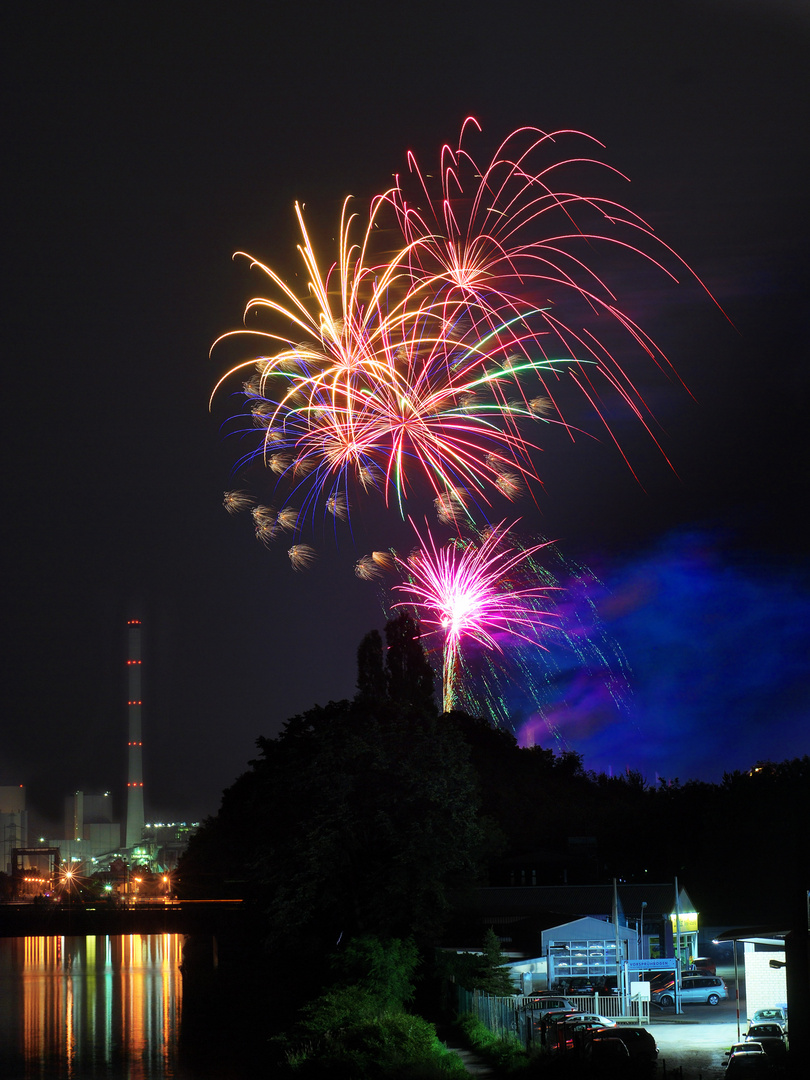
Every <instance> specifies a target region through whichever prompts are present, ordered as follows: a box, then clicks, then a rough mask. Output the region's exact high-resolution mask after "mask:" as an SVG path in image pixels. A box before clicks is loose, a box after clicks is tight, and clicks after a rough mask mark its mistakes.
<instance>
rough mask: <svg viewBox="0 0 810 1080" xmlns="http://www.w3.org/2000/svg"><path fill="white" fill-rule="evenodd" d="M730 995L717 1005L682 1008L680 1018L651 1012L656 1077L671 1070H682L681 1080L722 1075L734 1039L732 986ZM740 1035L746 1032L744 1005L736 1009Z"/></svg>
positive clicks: (666, 1011) (669, 1012)
mask: <svg viewBox="0 0 810 1080" xmlns="http://www.w3.org/2000/svg"><path fill="white" fill-rule="evenodd" d="M729 993H730V994H731V995H732V996H731V998H730V999H729V1000H727V1001H721V1002H720V1004H719V1005H716V1006H714V1007H713V1006H711V1005H685V1006H684V1007H683V1013H682V1014H681V1015H680V1016H676V1015H675V1010H674V1009H662V1010H660V1011H659V1010H657V1009H654V1010H653V1015H652V1017H651V1018H650V1025H649V1026H650V1031H651V1032H652V1034H653V1036H654V1037H655V1041H656V1042H657V1043H658V1051H659V1053H658V1060H659V1063H660V1074H665V1075H669V1073H671V1072H672V1071H673V1070H674V1069H678V1068H682V1069H683V1080H698V1078H699V1077H702V1080H716V1078H717V1077H721V1076H723V1074H724V1072H725V1066H726V1059H725V1057H724V1056H723V1054H724V1052H725V1051H726V1050H728V1048H729V1047H730V1046H731V1044H732V1043H735V1042H737V1041H738V1036H737V1031H738V1028H737V1003H736V1001H735V999H734V996H733V995H734V988H733V984H729ZM739 1030H740V1032H741V1034H742V1035H744V1034H745V1032H746V1031H747V1030H748V1019H747V1015H746V1012H745V1001H744V999H743V1001H742V1003H741V1005H740V1025H739Z"/></svg>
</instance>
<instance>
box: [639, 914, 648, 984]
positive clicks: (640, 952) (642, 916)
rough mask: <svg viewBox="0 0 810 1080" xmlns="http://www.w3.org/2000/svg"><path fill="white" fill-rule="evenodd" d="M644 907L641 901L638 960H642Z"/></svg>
mask: <svg viewBox="0 0 810 1080" xmlns="http://www.w3.org/2000/svg"><path fill="white" fill-rule="evenodd" d="M646 906H647V901H646V900H642V901H641V933H640V934H639V938H640V940H639V950H638V958H639V960H643V959H644V908H645V907H646ZM642 974H643V972H641V971H640V972H639V976H640V975H642ZM642 981H643V980H642Z"/></svg>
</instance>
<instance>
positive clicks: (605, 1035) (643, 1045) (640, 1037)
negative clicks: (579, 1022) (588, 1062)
mask: <svg viewBox="0 0 810 1080" xmlns="http://www.w3.org/2000/svg"><path fill="white" fill-rule="evenodd" d="M606 1039H621V1041H622V1042H623V1043H624V1045H625V1046H626V1047H627V1051H628V1053H629V1055H630V1059H631V1060H632V1061H635V1062H636V1063H639V1064H641V1063H645V1064H648V1065H654V1064H655V1062H656V1061H657V1060H658V1046H657V1045H656V1042H655V1039H654V1038H653V1037H652V1035H651V1034H650V1032H649V1031H648V1030H647V1029H646V1028H644V1027H620V1026H619V1025H618V1024H617V1025H616V1026H615V1027H612V1028H601V1029H597V1030H595V1031H592V1032H591V1033H590V1037H589V1042H590V1043H591V1045H592V1046H593V1045H594V1044H596V1043H601V1042H604V1041H605V1040H606ZM597 1052H598V1051H597Z"/></svg>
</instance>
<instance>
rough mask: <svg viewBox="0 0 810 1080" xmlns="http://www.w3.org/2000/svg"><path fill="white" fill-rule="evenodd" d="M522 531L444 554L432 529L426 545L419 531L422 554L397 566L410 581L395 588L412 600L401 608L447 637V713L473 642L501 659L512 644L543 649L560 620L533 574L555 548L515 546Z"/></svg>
mask: <svg viewBox="0 0 810 1080" xmlns="http://www.w3.org/2000/svg"><path fill="white" fill-rule="evenodd" d="M412 524H413V523H412ZM516 524H517V522H514V523H512V524H511V525H506V524H505V522H500V524H498V525H495V526H493V527H491V528H489V529H487V530H486V531H485V532H484V534H483V535H482V538H481V539H480V540H478V541H475V540H471V539H459V538H457V539H454V540H451V541H450V542H448V543H447V544H445V545H444V546H442V547H439V546H437V544H436V541H435V540H434V538H433V536H432V535H431V534H430V532H429V530H427V529H426V532H425V538H424V539H423V537H422V536H421V535H420V533H419V530H418V529H417V528H416V526H415V525H414V531H415V532H416V535H417V537H418V538H419V542H420V544H421V547H420V548H419V549H417V550H416V551H414V552H412V553H411V554H410V555H409V556H408V558H407V559H398V560H397V561H398V563H399V565H400V566H401V567H402V569H403V570H404V571H405V573H406V574H407V576H408V581H407V583H406V584H404V585H396V586H394V588H395V589H396V590H397V591H399V592H404V593H406V594H407V595H408V600H405V601H402V602H401V603H399V604H397V605H395V606H397V607H401V606H408V605H410V606H413V607H415V608H416V610H417V612H418V614H419V619H420V621H421V623H422V625H423V626H425V627H426V628H428V629H429V628H431V627H433V628H435V629H436V630H438V631H441V632H442V633H443V635H444V636H443V665H442V666H443V675H442V702H443V707H444V711H445V712H449V711H450V710H451V709H452V708H453V706H454V703H455V699H456V689H455V688H456V681H457V678H458V672H459V652H460V649H461V646H462V644H463V642H464V640H465V639H470V640H472V641H476V642H478V643H479V644H481V645H483V646H484V647H485V648H487V649H495V650H498V651H500V650H501V649H502V647H503V642H504V641H508V640H509V639H510V638H511V639H519V640H521V641H529V642H531V643H532V644H534V645H538V646H539V647H540V648H542V647H543V646H542V643H540V642H539V640H538V631H539V630H541V628H542V627H544V626H546V625H549V620H552V619H554V613H553V611H549V610H547V608H546V606H545V601H546V600H547V598H548V593H549V591H550V587H549V586H548V585H547V584H540V583H538V580H537V578H536V577H535V576H534V575H533V574H532V573H531V565H532V556H534V555H535V554H536V553H537V552H538V551H540V549H541V548H543V547H546V546H547V545H546V543H542V544H535V545H534V546H532V547H526V548H524V547H515V546H514V545H512V543H511V542H510V539H509V530H510V529H512V528H514V525H516ZM551 625H555V624H554V623H552V624H551Z"/></svg>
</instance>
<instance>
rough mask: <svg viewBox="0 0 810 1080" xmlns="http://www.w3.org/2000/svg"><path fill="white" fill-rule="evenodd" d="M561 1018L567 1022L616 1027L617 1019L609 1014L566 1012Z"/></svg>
mask: <svg viewBox="0 0 810 1080" xmlns="http://www.w3.org/2000/svg"><path fill="white" fill-rule="evenodd" d="M560 1019H561V1020H564V1021H565V1022H566V1024H588V1025H589V1026H593V1027H600V1028H611V1027H616V1021H615V1020H611V1019H610V1017H609V1016H600V1015H599V1014H598V1013H585V1012H581V1013H565V1015H564V1016H562V1017H560Z"/></svg>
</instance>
